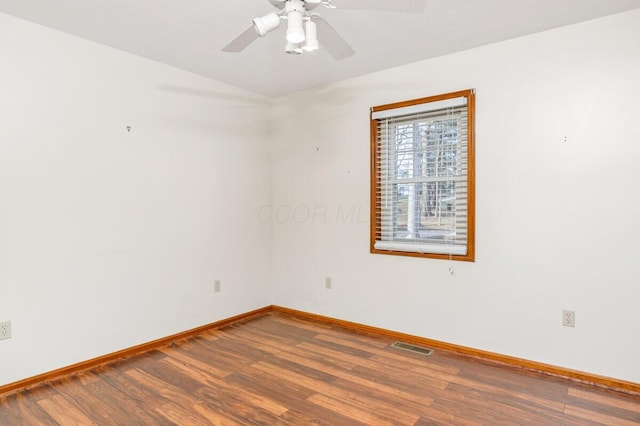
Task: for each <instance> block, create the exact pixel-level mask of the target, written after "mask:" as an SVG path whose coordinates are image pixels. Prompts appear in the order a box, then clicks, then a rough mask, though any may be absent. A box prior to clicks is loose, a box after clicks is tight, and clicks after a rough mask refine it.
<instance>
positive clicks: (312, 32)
mask: <svg viewBox="0 0 640 426" xmlns="http://www.w3.org/2000/svg"><path fill="white" fill-rule="evenodd" d="M304 34H305V42H304V46H302V48H303V49H304V50H305V51H306V52H313V51H314V50H318V49H319V48H320V45H319V44H318V29H317V27H316V24H315V22H313V21H311V20H308V21H306V22H305V23H304Z"/></svg>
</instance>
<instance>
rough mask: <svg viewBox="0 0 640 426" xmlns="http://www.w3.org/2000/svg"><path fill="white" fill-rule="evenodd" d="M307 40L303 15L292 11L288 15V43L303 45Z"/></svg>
mask: <svg viewBox="0 0 640 426" xmlns="http://www.w3.org/2000/svg"><path fill="white" fill-rule="evenodd" d="M304 39H305V36H304V26H303V17H302V13H300V12H298V11H292V12H289V13H288V14H287V41H288V42H289V43H294V44H295V43H302V42H303V41H304Z"/></svg>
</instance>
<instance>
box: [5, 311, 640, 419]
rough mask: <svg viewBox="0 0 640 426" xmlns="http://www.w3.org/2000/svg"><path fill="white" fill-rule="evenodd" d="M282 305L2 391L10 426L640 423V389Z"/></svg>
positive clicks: (6, 416) (6, 417)
mask: <svg viewBox="0 0 640 426" xmlns="http://www.w3.org/2000/svg"><path fill="white" fill-rule="evenodd" d="M391 343H393V341H391V340H389V339H387V338H381V337H372V336H367V335H362V334H357V333H354V332H352V331H349V330H345V329H342V328H338V327H332V326H327V325H323V324H317V323H313V322H309V321H306V320H302V319H298V318H294V317H290V316H288V315H285V314H282V313H275V312H273V313H269V314H267V315H265V316H262V317H260V318H257V319H254V320H251V321H248V322H245V323H241V324H236V325H234V326H230V327H227V328H224V329H222V330H216V331H212V332H207V333H204V334H202V335H200V336H198V337H196V338H191V339H189V340H185V341H182V342H178V344H177V345H176V346H174V347H167V348H165V349H162V350H154V351H151V352H149V353H147V354H145V355H142V356H138V357H134V358H130V359H127V360H123V361H120V362H117V363H114V364H111V365H108V366H104V367H101V368H98V369H94V370H91V371H88V372H85V373H82V374H80V375H77V376H74V377H68V378H65V379H63V380H59V381H57V382H53V383H49V384H45V385H42V386H39V387H37V388H33V389H31V390H27V391H22V392H20V393H17V394H13V395H8V396H5V397H2V398H0V425H3V426H4V425H7V426H8V425H57V424H59V425H92V424H96V425H171V424H176V425H246V424H265V425H306V424H317V425H350V426H351V425H376V426H378V425H419V426H426V425H478V424H481V425H525V424H533V425H600V424H604V425H616V426H617V425H640V396H633V395H628V394H619V393H615V392H609V391H606V390H602V389H600V388H593V387H588V386H584V385H580V384H576V383H573V382H569V381H566V380H563V379H555V378H542V377H540V376H537V375H534V374H532V373H528V374H527V373H525V372H520V371H516V370H513V369H509V368H504V367H500V366H495V365H488V364H486V363H482V362H479V361H477V360H473V359H469V358H466V357H463V356H459V355H456V354H451V353H447V352H443V351H436V352H435V353H434V354H432V355H430V356H424V355H418V354H414V353H411V352H407V351H403V350H399V349H395V348H391V347H390V344H391Z"/></svg>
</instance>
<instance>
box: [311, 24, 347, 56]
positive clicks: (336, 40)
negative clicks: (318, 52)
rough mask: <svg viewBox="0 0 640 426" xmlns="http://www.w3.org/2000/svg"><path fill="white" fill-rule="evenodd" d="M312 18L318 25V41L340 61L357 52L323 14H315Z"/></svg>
mask: <svg viewBox="0 0 640 426" xmlns="http://www.w3.org/2000/svg"><path fill="white" fill-rule="evenodd" d="M312 18H313V22H315V23H316V25H317V27H318V41H319V42H320V44H321V45H322V46H323V47H324V48H325V49H326V50H327V52H329V54H330V55H331V56H333V59H335V60H336V61H340V60H342V59H346V58H348V57H349V56H352V55H353V54H354V53H356V52H355V50H353V48H352V47H351V46H349V43H347V42H346V41H345V39H343V38H342V36H340V34H338V32H337V31H336V30H335V29H334V28H333V27H332V26H331V25H329V23H328V22H327V21H325V20H324V18H323V17H322V16H320V15H313V16H312Z"/></svg>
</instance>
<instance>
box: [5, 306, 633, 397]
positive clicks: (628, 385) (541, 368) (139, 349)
mask: <svg viewBox="0 0 640 426" xmlns="http://www.w3.org/2000/svg"><path fill="white" fill-rule="evenodd" d="M272 311H274V312H281V313H284V314H287V315H291V316H294V317H299V318H303V319H307V320H311V321H314V322H319V323H324V324H329V325H335V326H338V327H342V328H345V329H348V330H353V331H357V332H359V333H368V334H373V335H377V336H384V337H388V338H391V339H394V340H401V341H403V342H407V343H412V344H416V345H420V346H427V347H430V348H432V349H439V350H445V351H449V352H454V353H457V354H462V355H466V356H470V357H474V358H477V359H479V360H482V361H486V362H492V363H496V364H500V365H503V366H507V367H509V368H516V369H521V370H527V371H531V372H535V373H538V374H543V375H548V376H554V377H560V378H565V379H569V380H573V381H576V382H580V383H585V384H590V385H594V386H599V387H603V388H607V389H609V390H612V391H616V392H624V393H630V394H635V395H638V394H640V383H633V382H629V381H625V380H620V379H614V378H610V377H605V376H599V375H595V374H590V373H585V372H582V371H576V370H571V369H568V368H563V367H557V366H554V365H549V364H544V363H540V362H535V361H529V360H526V359H522V358H516V357H512V356H508V355H501V354H497V353H493V352H489V351H483V350H479V349H473V348H469V347H466V346H460V345H454V344H452V343H447V342H441V341H438V340H432V339H427V338H425V337H419V336H413V335H410V334H405V333H399V332H396V331H391V330H386V329H383V328H378V327H372V326H369V325H364V324H358V323H355V322H350V321H344V320H339V319H336V318H331V317H327V316H323V315H317V314H312V313H308V312H303V311H298V310H295V309H291V308H285V307H282V306H275V305H271V306H265V307H264V308H260V309H256V310H253V311H250V312H247V313H244V314H240V315H236V316H234V317H230V318H226V319H223V320H220V321H216V322H214V323H211V324H207V325H203V326H201V327H197V328H194V329H191V330H187V331H184V332H181V333H177V334H173V335H171V336H168V337H163V338H161V339H157V340H153V341H151V342H147V343H143V344H141V345H137V346H133V347H131V348H128V349H124V350H121V351H117V352H112V353H110V354H107V355H104V356H100V357H97V358H93V359H90V360H87V361H83V362H79V363H77V364H73V365H69V366H67V367H63V368H59V369H57V370H53V371H50V372H47V373H43V374H39V375H37V376H33V377H29V378H27V379H23V380H19V381H17V382H13V383H9V384H7V385H3V386H0V395H2V396H4V395H6V394H9V393H14V392H18V391H20V390H24V389H27V388H30V387H33V386H37V385H40V384H42V383H44V382H48V381H52V380H56V379H60V378H62V377H64V376H69V375H72V374H76V373H79V372H81V371H86V370H89V369H91V368H95V367H98V366H100V365H104V364H107V363H110V362H114V361H118V360H122V359H124V358H129V357H131V356H134V355H138V354H141V353H143V352H148V351H150V350H153V349H157V348H160V347H164V346H167V345H170V344H172V343H173V342H176V341H179V340H182V339H186V338H189V337H193V336H196V335H198V334H202V333H204V332H206V331H210V330H215V329H218V328H222V327H225V326H228V325H231V324H234V323H238V322H242V321H245V320H248V319H251V318H254V317H258V316H262V315H265V314H267V313H269V312H272Z"/></svg>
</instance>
